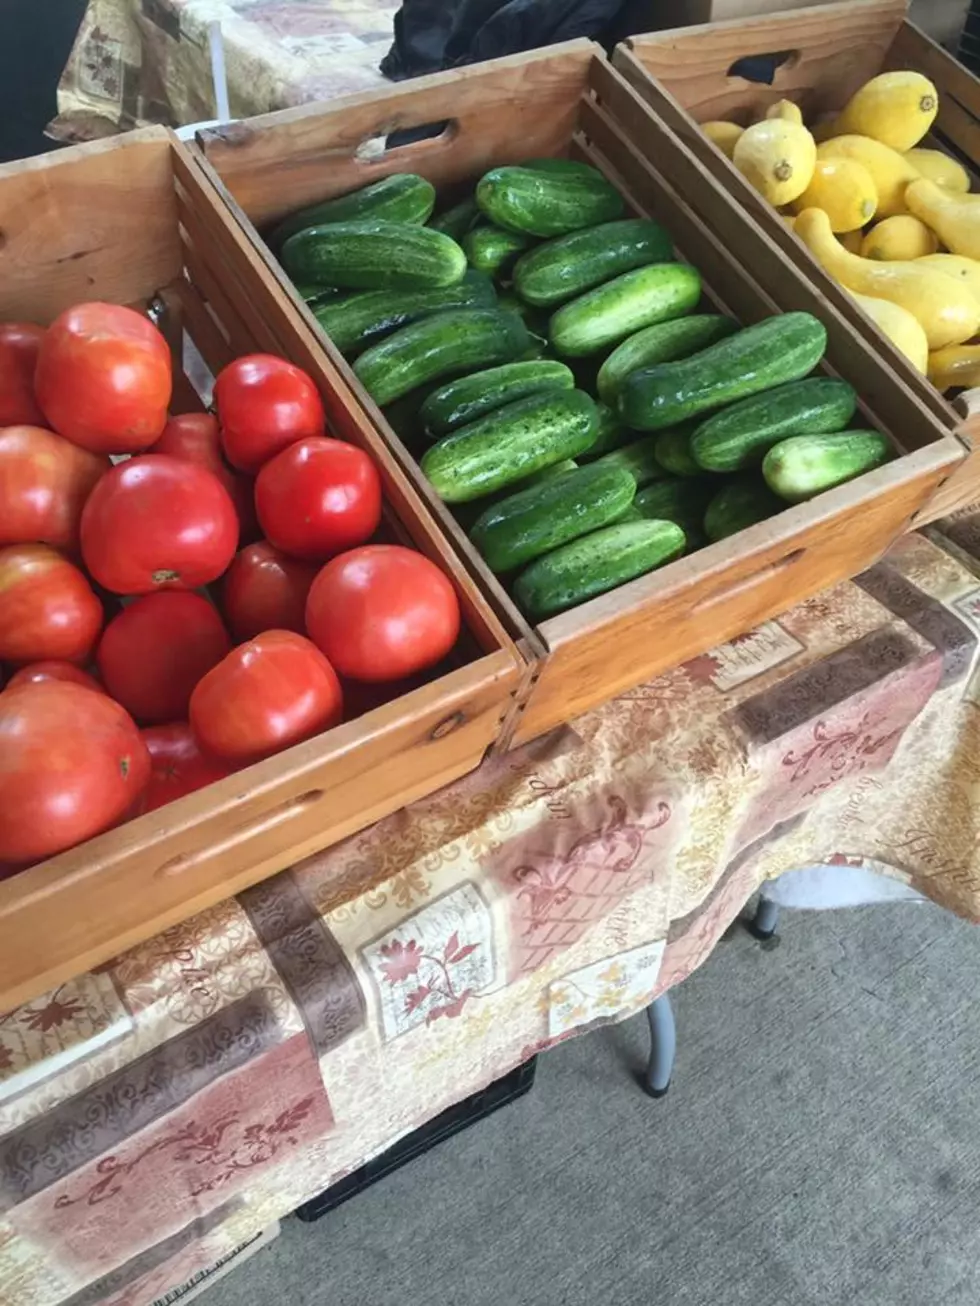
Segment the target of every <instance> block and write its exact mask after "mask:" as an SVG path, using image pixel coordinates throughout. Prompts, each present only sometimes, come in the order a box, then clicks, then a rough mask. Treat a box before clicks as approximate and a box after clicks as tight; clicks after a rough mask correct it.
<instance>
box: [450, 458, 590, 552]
mask: <svg viewBox="0 0 980 1306" xmlns="http://www.w3.org/2000/svg"><path fill="white" fill-rule="evenodd" d="M576 467H578V463H577V462H576V461H575V459H574V458H563V459H562V460H561V462H560V463H552V464H551V466H550V467H542V468H541V470H540V471H539V472H532V474H531V475H530V476H525V477H524V479H523V480H522V481H515V482H514V483H513V485H508V486H506V487H505V488H504V489H503V490H497V491H496V493H495V494H485V495H484V496H483V498H481V499H471V500H469V502H467V503H454V504H453V505H452V514H453V516H454V517H455V518H456V520H457V521H458V522H459V524H460V526H462V528H463V530H464V531H466V533H467V534H469V532H470V531H471V530H472V529H473V527H474V526H475V525H476V523H477V521H478V520H479V518H480V515H481V513H484V512H486V511H487V509H488V508H489V507H490V506H491V505H492V504H494V503H501V502H503V500H504V499H506V498H508V497H509V496H510V495H512V494H515V493H516V492H517V491H518V490H529V489H530V488H531V486H532V485H543V484H544V483H545V482H546V481H553V480H556V479H557V478H558V477H559V476H564V475H566V473H568V472H574V471H575V469H576Z"/></svg>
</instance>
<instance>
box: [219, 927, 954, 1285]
mask: <svg viewBox="0 0 980 1306" xmlns="http://www.w3.org/2000/svg"><path fill="white" fill-rule="evenodd" d="M978 977H980V934H978V933H977V932H976V930H975V929H974V928H973V927H971V926H968V925H966V924H964V923H963V922H961V921H958V920H955V919H953V918H952V917H950V916H947V915H944V914H943V913H941V912H939V911H938V910H937V909H935V908H932V907H919V906H904V905H903V906H889V907H878V908H868V909H862V910H860V911H849V912H841V913H837V912H834V913H823V914H809V913H808V914H799V913H792V914H784V918H783V922H782V926H781V940H780V946H779V947H778V948H776V949H775V950H773V951H768V952H767V951H763V950H762V949H760V948H759V946H758V944H756V943H755V942H754V941H753V940H752V939H751V938H749V937H748V935H746V934H745V933H744V932H741V931H739V932H737V933H735V934H734V935H733V936H732V937H731V939H730V940H728V941H726V942H725V943H723V944H722V945H721V946H720V947H719V948H718V949H717V950H716V952H715V953H714V955H713V956H712V957H711V958H710V959H709V961H708V963H707V964H706V965H705V966H704V967H703V968H702V969H701V970H700V971H699V972H697V973H696V974H695V975H694V976H692V977H691V978H690V979H689V980H688V981H687V982H686V983H685V984H683V985H682V986H681V987H680V988H679V989H678V990H676V991H675V1010H676V1013H677V1023H678V1033H679V1049H678V1059H677V1065H676V1070H675V1075H674V1083H673V1086H672V1088H671V1091H670V1094H669V1095H668V1096H667V1097H666V1098H665V1099H663V1100H662V1101H660V1102H654V1101H651V1100H649V1099H648V1098H646V1097H645V1096H644V1095H643V1094H642V1093H641V1092H640V1090H639V1089H638V1088H637V1087H636V1085H635V1082H634V1080H633V1075H634V1073H635V1071H636V1070H637V1069H638V1068H639V1066H640V1065H641V1064H642V1062H643V1059H644V1057H645V1054H646V1046H647V1044H646V1026H645V1021H644V1019H643V1018H642V1017H640V1018H637V1019H634V1020H631V1021H629V1022H626V1023H625V1024H623V1025H619V1026H613V1027H610V1028H607V1029H604V1030H600V1031H598V1032H596V1033H593V1034H591V1035H589V1036H587V1037H583V1038H580V1039H577V1040H575V1041H573V1042H571V1043H568V1044H565V1045H563V1046H562V1047H560V1048H557V1049H554V1050H553V1051H551V1052H549V1053H547V1054H546V1055H544V1056H543V1057H541V1058H540V1059H539V1063H538V1077H537V1082H536V1084H535V1087H534V1089H533V1090H532V1092H531V1093H530V1094H529V1095H528V1096H527V1097H525V1098H523V1099H521V1100H520V1101H519V1102H517V1103H515V1104H514V1105H512V1106H510V1107H507V1108H505V1109H504V1110H502V1111H500V1112H498V1113H497V1114H496V1115H494V1116H492V1117H490V1118H489V1119H488V1120H486V1121H484V1122H482V1123H481V1124H479V1125H476V1126H474V1127H472V1128H471V1129H469V1130H467V1131H466V1132H465V1133H463V1134H461V1135H458V1136H457V1137H456V1138H454V1139H451V1140H450V1141H448V1142H446V1143H444V1144H442V1145H441V1146H440V1147H438V1148H436V1149H435V1150H433V1151H432V1152H430V1153H428V1154H427V1155H425V1156H423V1157H422V1158H421V1159H420V1160H417V1161H415V1162H413V1163H412V1164H411V1165H409V1166H407V1167H405V1168H404V1169H402V1170H401V1171H399V1172H398V1173H396V1174H394V1175H392V1176H391V1177H389V1178H388V1179H387V1180H385V1181H383V1182H382V1183H380V1184H377V1185H376V1186H375V1187H373V1188H372V1189H369V1190H368V1191H367V1192H365V1193H364V1194H362V1195H361V1196H360V1197H357V1198H355V1199H353V1200H351V1201H350V1202H348V1203H347V1204H346V1205H344V1206H343V1207H340V1208H338V1210H336V1211H335V1212H333V1213H331V1214H329V1215H327V1216H325V1217H324V1218H322V1219H321V1220H320V1221H318V1222H317V1223H316V1224H312V1225H304V1224H300V1223H299V1222H298V1221H296V1220H295V1219H289V1220H287V1221H285V1222H284V1225H283V1233H282V1236H281V1237H280V1238H279V1240H278V1241H277V1242H276V1243H274V1244H272V1245H271V1246H270V1247H268V1248H266V1249H265V1250H263V1251H262V1252H260V1253H258V1254H257V1255H256V1256H255V1257H254V1258H253V1259H252V1260H251V1261H249V1262H248V1264H247V1265H245V1266H243V1267H242V1268H241V1269H239V1270H237V1271H236V1272H234V1273H232V1274H231V1275H229V1276H228V1277H227V1278H226V1279H224V1280H223V1281H222V1282H219V1283H217V1284H215V1285H214V1286H213V1287H212V1288H211V1289H209V1291H208V1294H207V1297H206V1303H207V1306H246V1304H247V1306H266V1304H268V1306H274V1304H276V1303H280V1302H282V1303H290V1306H321V1304H322V1306H328V1304H329V1306H406V1303H432V1302H447V1303H452V1304H453V1306H500V1304H501V1303H506V1306H598V1304H599V1303H608V1304H609V1306H633V1304H634V1303H635V1304H636V1306H641V1304H642V1306H654V1303H657V1304H658V1306H741V1304H742V1303H751V1304H752V1306H811V1304H813V1306H925V1304H926V1303H928V1304H929V1306H960V1303H962V1304H963V1306H967V1304H969V1306H976V1303H977V1302H978V1301H980V1091H978V1077H980V1004H978V1003H977V1001H976V990H977V981H978Z"/></svg>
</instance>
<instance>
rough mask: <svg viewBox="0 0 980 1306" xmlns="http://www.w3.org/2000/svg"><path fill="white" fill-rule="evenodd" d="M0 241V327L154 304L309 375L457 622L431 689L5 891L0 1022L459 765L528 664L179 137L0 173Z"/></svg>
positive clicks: (230, 353) (482, 745)
mask: <svg viewBox="0 0 980 1306" xmlns="http://www.w3.org/2000/svg"><path fill="white" fill-rule="evenodd" d="M0 233H2V238H0V320H8V321H10V320H28V321H35V322H41V323H46V322H49V321H50V320H51V319H52V318H53V317H54V316H55V315H56V314H57V313H58V312H59V311H60V310H61V309H63V308H65V307H66V306H67V305H70V304H73V303H76V302H79V301H82V300H87V299H105V300H110V301H113V302H117V303H127V304H133V305H136V306H146V305H147V304H148V303H149V304H151V307H152V308H154V309H156V310H157V311H161V312H162V314H163V327H164V329H165V331H166V332H167V333H168V335H169V336H170V337H171V338H173V339H174V341H175V342H176V341H179V340H180V339H181V337H182V331H181V329H180V327H181V323H183V327H184V328H185V329H186V331H187V333H188V334H189V335H190V336H191V337H192V338H193V341H194V343H195V344H196V346H197V348H198V350H199V351H200V353H201V355H203V358H204V360H205V361H206V363H207V364H208V366H209V367H210V369H211V370H212V371H216V370H217V369H219V368H220V367H221V366H222V365H223V364H224V363H225V362H227V361H228V360H229V359H231V358H232V357H234V356H236V355H238V354H243V353H248V352H252V351H255V350H262V351H268V352H272V353H276V354H280V355H282V356H284V357H287V358H290V359H291V360H292V361H293V362H295V363H298V364H299V365H300V366H301V367H304V368H306V369H307V370H308V371H309V372H310V374H311V375H312V376H313V377H314V379H315V380H316V382H317V385H318V387H319V389H320V392H321V394H322V396H323V399H324V402H325V405H326V408H327V411H328V414H329V421H330V425H331V427H332V429H333V431H334V432H335V433H336V434H337V435H339V436H341V437H343V438H344V439H347V440H350V441H352V442H353V443H355V444H359V445H362V446H363V447H364V448H366V449H367V450H368V451H369V452H370V453H371V454H372V456H373V457H374V458H375V460H376V462H377V464H378V466H379V469H380V471H381V475H382V478H383V483H384V491H385V495H386V501H387V507H386V527H385V529H386V531H387V533H388V534H389V536H390V537H392V538H396V539H402V540H403V541H405V542H406V543H412V544H414V545H415V546H416V547H417V548H419V549H420V550H421V551H422V552H424V553H426V554H427V555H428V556H429V557H431V558H433V559H434V560H435V561H436V562H438V563H439V565H440V566H441V567H442V568H443V570H444V571H445V572H446V573H447V574H448V575H449V576H450V577H451V579H452V581H453V583H454V585H455V586H456V590H457V593H458V594H459V596H460V599H461V602H462V607H463V610H464V621H465V631H464V636H463V638H462V640H461V642H460V645H459V650H458V655H455V656H454V657H453V659H452V664H451V665H449V666H447V668H446V669H445V670H444V673H443V674H439V675H438V676H436V677H435V678H433V679H432V680H431V681H430V682H429V683H427V684H424V685H422V686H421V687H420V688H416V689H414V690H412V691H411V692H409V693H405V694H403V695H401V696H400V697H398V698H396V699H394V700H393V701H392V702H389V703H387V704H386V705H384V706H382V707H378V708H376V709H375V710H372V711H368V712H366V713H365V714H364V715H363V716H360V717H358V718H356V719H354V720H351V721H349V722H347V723H345V724H343V725H340V726H338V727H336V728H335V729H333V730H330V731H328V732H327V733H325V734H323V735H321V736H319V737H318V738H316V739H312V740H310V741H309V742H307V743H304V744H300V745H298V746H297V747H295V748H292V749H289V750H287V751H285V752H283V753H280V754H279V755H278V756H276V757H273V758H270V759H269V760H268V761H265V762H262V763H260V764H259V765H256V766H252V767H249V768H248V769H247V770H244V771H241V772H239V773H238V774H237V775H235V776H233V777H230V778H229V779H227V780H223V781H221V782H220V783H218V784H215V785H211V786H209V787H208V788H207V789H205V790H202V791H200V792H199V793H196V794H191V795H190V796H188V797H186V798H183V799H181V800H180V801H178V802H175V803H172V804H170V805H169V806H167V807H164V808H162V809H160V810H159V811H156V812H153V813H152V814H149V815H147V816H143V817H141V818H140V819H139V820H135V821H131V822H129V823H128V824H126V825H123V826H120V827H119V828H118V829H115V830H113V831H111V832H109V833H107V834H103V835H101V836H100V837H99V838H96V839H93V840H91V841H90V842H88V843H86V844H83V845H81V846H79V847H78V848H75V849H73V850H72V851H70V852H66V853H64V854H62V855H60V856H58V857H55V858H52V859H51V860H49V861H47V862H45V863H43V864H41V865H38V866H35V867H33V868H32V869H30V870H27V871H24V872H23V873H21V874H20V875H17V876H14V877H13V878H10V879H7V880H5V881H3V882H2V883H0V1011H2V1010H6V1009H8V1008H9V1007H11V1006H13V1005H16V1004H17V1003H19V1002H22V1001H25V1000H26V999H28V998H30V997H33V996H35V995H36V994H38V993H41V992H44V991H45V990H46V989H48V988H50V987H51V986H52V985H53V984H56V983H58V982H60V981H62V980H64V979H67V978H69V977H70V976H72V975H75V974H78V973H79V972H81V971H83V970H85V969H87V968H89V967H91V966H93V965H95V964H97V963H99V962H102V961H105V960H106V959H107V958H109V957H111V956H113V955H114V954H115V953H117V952H119V951H120V950H121V949H123V948H126V947H128V946H130V945H132V944H134V943H137V942H138V941H140V940H142V939H146V938H148V937H150V936H152V935H153V934H155V933H157V932H158V931H159V930H161V929H164V928H165V927H167V926H169V925H173V924H175V923H176V922H178V921H181V920H183V919H185V918H186V917H188V916H190V915H192V914H193V913H194V912H197V911H200V910H201V909H202V908H204V907H207V906H209V905H210V904H212V903H214V902H218V901H220V900H221V899H223V898H226V897H228V896H229V895H230V894H233V893H236V892H237V891H239V890H240V889H244V888H245V887H246V886H247V885H250V884H254V883H255V882H256V881H258V880H261V879H263V878H264V877H266V876H268V875H271V874H272V873H273V872H275V871H278V870H281V869H282V868H283V867H285V866H288V865H290V864H291V863H293V862H295V861H297V860H298V859H299V858H301V857H304V856H306V855H307V854H309V853H311V852H313V851H315V850H318V849H321V848H324V847H326V846H328V845H329V844H331V843H334V842H336V841H337V840H339V839H342V838H344V837H345V836H347V835H349V834H351V833H353V832H354V831H356V830H359V829H362V828H363V827H364V826H366V825H369V824H371V823H372V822H373V821H376V820H378V819H379V818H380V817H382V816H385V815H386V814H388V813H389V812H392V811H394V810H396V809H397V808H399V807H401V806H403V805H404V804H405V803H408V802H410V801H411V800H413V799H415V798H419V797H421V796H422V795H424V794H428V793H430V792H432V791H433V790H435V789H438V788H439V787H440V786H442V785H443V784H446V783H447V782H448V781H450V780H453V779H455V778H456V777H458V776H460V775H463V774H465V773H466V772H468V771H470V770H473V769H474V768H475V767H476V766H478V765H479V763H480V761H481V759H482V757H483V756H484V754H485V752H486V750H487V748H488V747H489V746H490V745H491V744H492V743H493V742H494V740H495V739H496V737H497V734H498V732H499V730H500V729H501V723H502V719H503V718H504V717H505V715H506V714H507V712H508V711H509V710H510V707H511V703H512V695H513V694H514V693H515V692H516V691H517V690H518V689H519V688H520V685H521V683H522V681H523V680H524V678H525V676H526V670H527V669H526V663H525V661H524V659H523V658H521V657H520V656H519V655H518V653H517V650H516V649H515V646H514V643H513V640H512V639H511V638H510V636H509V635H508V634H507V633H506V632H505V631H504V629H503V627H502V625H501V622H500V620H499V618H498V617H497V616H496V615H495V614H494V613H493V611H492V610H491V608H490V606H489V605H488V604H487V602H486V601H485V600H484V599H483V598H482V597H481V595H480V594H479V593H478V591H477V588H476V586H475V585H474V583H473V581H472V579H471V578H470V576H468V575H467V573H466V570H465V568H464V567H463V566H462V565H461V564H460V563H459V562H458V561H457V560H456V559H455V558H454V557H453V556H452V553H451V551H450V550H449V549H448V548H447V546H446V543H445V539H444V537H443V535H442V532H441V530H440V528H439V526H438V524H437V523H436V522H435V521H434V520H433V518H432V516H431V514H430V512H429V510H428V509H427V508H426V507H425V505H424V504H423V503H422V502H421V500H420V499H419V497H418V495H417V493H416V492H415V490H414V489H413V488H412V486H411V484H410V483H409V481H408V478H407V477H406V476H405V475H404V473H403V472H402V471H401V470H400V468H399V467H398V466H397V465H396V464H395V462H394V461H393V459H392V458H391V456H390V454H389V453H388V451H387V450H386V448H385V447H384V444H383V442H382V441H381V440H380V439H379V438H378V435H377V432H376V431H375V430H374V428H373V426H372V425H371V423H370V422H369V421H368V420H367V419H366V417H365V415H364V413H363V411H362V409H361V407H360V405H359V404H358V403H357V402H355V401H354V399H353V397H352V396H351V394H350V392H349V390H348V388H347V385H346V383H345V381H344V379H343V377H341V376H339V375H338V374H337V373H336V371H335V370H334V368H333V367H332V365H331V362H330V360H329V359H328V358H327V357H326V356H325V355H324V353H323V351H322V350H320V349H317V348H314V347H311V341H310V339H309V335H308V333H307V332H306V331H305V329H304V328H303V327H302V325H301V324H299V323H298V322H297V319H296V315H295V313H294V312H293V309H292V307H291V306H290V305H289V304H288V302H286V300H285V299H284V298H283V296H282V294H281V292H280V290H279V288H278V286H277V285H276V283H275V281H274V280H273V279H272V278H271V277H270V276H269V274H268V271H267V269H266V268H265V266H264V265H263V263H262V262H261V260H259V259H257V258H256V257H255V254H254V251H253V250H252V248H251V246H250V244H249V243H248V241H246V240H245V239H244V237H243V234H242V232H241V229H240V228H239V226H238V225H237V223H235V222H234V220H233V219H231V217H230V216H229V215H228V214H227V212H225V211H224V210H223V209H222V207H221V206H220V205H218V204H216V203H215V196H214V192H213V190H212V189H211V188H210V187H209V186H207V185H205V184H203V183H202V180H201V178H200V174H199V171H198V168H197V166H196V164H195V163H194V162H193V161H191V160H190V158H189V155H188V154H187V151H186V149H185V147H184V146H182V145H181V144H180V142H178V141H177V139H176V137H174V136H172V135H171V134H170V133H169V132H167V131H165V130H164V129H162V128H153V129H150V130H147V131H142V132H134V133H133V134H132V135H129V136H125V137H122V138H120V139H118V140H117V141H111V142H100V143H97V144H93V145H88V146H81V147H79V148H77V149H71V150H66V151H64V152H62V153H59V154H55V155H45V156H43V157H42V158H38V159H30V160H27V161H25V162H23V163H15V164H11V165H9V166H5V167H2V168H0ZM177 391H178V396H179V397H178V399H177V400H175V403H174V409H175V411H177V410H184V409H187V408H190V407H193V406H194V405H195V404H196V405H197V406H198V407H200V401H199V400H198V399H197V398H196V395H195V394H194V392H193V390H192V388H191V387H190V384H189V382H188V380H187V378H186V376H183V375H182V377H181V382H180V384H179V385H178V387H177Z"/></svg>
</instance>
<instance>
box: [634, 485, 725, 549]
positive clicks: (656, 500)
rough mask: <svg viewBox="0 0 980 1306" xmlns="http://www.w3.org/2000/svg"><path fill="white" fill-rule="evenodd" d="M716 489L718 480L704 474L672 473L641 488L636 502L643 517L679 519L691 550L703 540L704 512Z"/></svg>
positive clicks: (635, 504)
mask: <svg viewBox="0 0 980 1306" xmlns="http://www.w3.org/2000/svg"><path fill="white" fill-rule="evenodd" d="M717 492H718V485H717V483H716V482H713V481H710V480H709V479H708V478H707V477H705V476H703V477H701V479H700V480H694V479H693V478H690V477H688V478H685V479H684V480H680V479H679V478H677V477H674V476H670V477H666V478H665V479H664V480H662V481H654V483H653V484H652V485H648V486H647V487H646V488H645V489H643V490H640V492H639V493H638V494H637V496H636V498H635V499H634V500H633V506H634V508H635V509H636V510H637V512H638V513H639V515H640V516H641V517H646V518H648V519H649V520H651V521H672V522H676V523H677V525H678V526H679V527H680V528H681V530H682V531H683V532H684V535H685V537H686V539H687V552H688V553H690V552H691V550H692V549H694V548H699V547H700V546H701V544H703V543H704V540H705V538H706V537H705V534H704V514H705V512H706V510H707V507H708V504H709V503H710V502H711V500H712V499H713V498H714V496H715V495H716V494H717Z"/></svg>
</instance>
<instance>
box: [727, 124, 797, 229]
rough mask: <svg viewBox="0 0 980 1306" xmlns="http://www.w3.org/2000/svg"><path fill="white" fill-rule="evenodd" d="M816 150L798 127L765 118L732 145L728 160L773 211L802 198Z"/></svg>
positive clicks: (747, 128) (747, 129)
mask: <svg viewBox="0 0 980 1306" xmlns="http://www.w3.org/2000/svg"><path fill="white" fill-rule="evenodd" d="M816 154H817V147H816V145H815V144H814V142H813V137H812V136H811V135H810V133H809V132H808V131H807V129H806V128H805V127H801V126H800V125H799V123H795V122H787V121H786V119H785V118H765V119H763V121H762V122H757V123H755V124H753V126H751V127H746V129H745V131H744V132H743V133H742V135H741V136H740V137H739V138H738V140H737V141H736V142H735V151H734V153H733V155H732V160H733V162H734V164H735V167H736V168H738V170H739V172H741V173H742V174H743V176H744V177H745V178H746V180H747V181H749V182H750V183H751V184H752V185H753V186H754V187H755V188H756V190H757V191H758V192H759V193H760V194H761V195H764V196H765V198H766V199H767V200H768V201H769V202H770V204H775V205H776V206H777V208H778V207H779V205H781V204H789V203H791V201H793V200H795V199H796V197H797V196H798V195H802V194H803V192H804V191H805V190H806V188H807V186H809V184H810V178H811V177H812V176H813V166H814V163H815V162H816Z"/></svg>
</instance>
